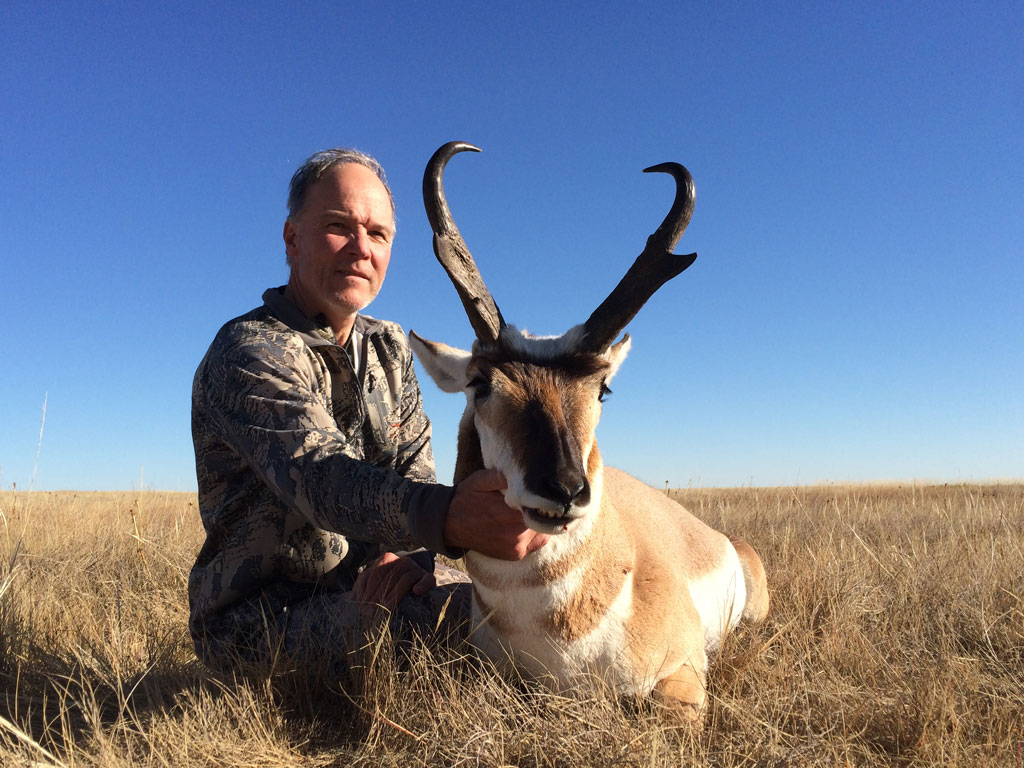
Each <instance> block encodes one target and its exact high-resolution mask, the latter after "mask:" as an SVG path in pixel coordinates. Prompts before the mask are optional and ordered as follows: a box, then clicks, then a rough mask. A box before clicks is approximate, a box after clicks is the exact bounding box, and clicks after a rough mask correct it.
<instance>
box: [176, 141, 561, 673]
mask: <svg viewBox="0 0 1024 768" xmlns="http://www.w3.org/2000/svg"><path fill="white" fill-rule="evenodd" d="M394 237H395V216H394V201H393V198H392V195H391V190H390V188H389V187H388V185H387V180H386V177H385V175H384V171H383V169H382V168H381V167H380V165H379V163H377V161H376V160H374V159H373V158H371V157H369V156H367V155H364V154H362V153H359V152H356V151H354V150H347V149H334V150H327V151H325V152H319V153H317V154H315V155H313V156H312V157H310V158H309V159H308V160H307V161H306V162H305V163H303V165H302V166H300V168H299V169H298V170H297V171H296V173H295V175H294V176H293V177H292V181H291V187H290V190H289V198H288V218H287V220H286V221H285V224H284V242H285V251H286V253H287V263H288V265H289V267H290V275H289V279H288V284H287V285H286V286H283V287H282V288H272V289H270V290H268V291H266V292H265V293H264V295H263V299H264V304H263V306H261V307H259V308H257V309H254V310H252V311H251V312H249V313H247V314H245V315H242V316H241V317H238V318H235V319H234V320H231V321H230V322H228V323H227V324H226V325H225V326H224V327H223V328H221V330H220V332H219V333H218V334H217V337H216V338H215V339H214V341H213V344H212V345H211V346H210V349H209V351H208V352H207V354H206V356H205V357H204V358H203V361H202V362H201V363H200V365H199V368H198V370H197V371H196V376H195V380H194V383H193V393H192V433H193V441H194V443H195V450H196V472H197V476H198V481H199V507H200V513H201V515H202V518H203V525H204V527H205V529H206V541H205V543H204V544H203V547H202V549H201V551H200V552H199V555H198V557H197V558H196V562H195V565H194V566H193V569H192V572H191V575H190V577H189V603H190V609H191V612H190V619H189V628H190V631H191V633H192V637H193V640H194V642H195V645H196V652H197V654H198V655H199V656H200V658H202V659H204V660H205V661H207V662H208V663H210V664H211V665H214V666H219V667H228V666H231V665H232V664H233V663H235V662H236V661H237V660H240V659H241V660H245V661H254V662H269V661H271V660H272V659H273V658H275V655H276V654H277V653H279V652H280V651H282V650H284V651H285V652H287V653H288V654H290V655H292V656H297V657H302V656H303V655H304V654H317V655H321V656H323V655H325V654H326V657H327V660H328V661H329V662H331V663H334V662H336V661H338V660H339V659H341V660H343V656H344V653H345V652H346V650H347V649H346V648H345V647H344V645H343V644H341V643H339V642H338V641H337V637H336V636H337V630H338V629H339V626H340V627H351V625H352V624H353V623H355V622H356V621H357V620H358V617H359V615H360V609H362V613H363V614H365V613H366V610H365V609H366V608H367V607H368V606H369V607H372V606H383V607H384V608H386V609H388V610H389V611H391V612H392V613H393V614H394V615H395V616H397V617H399V618H400V619H402V620H403V621H404V622H405V623H406V624H407V625H412V626H413V627H415V628H416V629H417V630H419V631H429V630H430V629H432V628H436V626H437V625H438V619H439V616H440V615H441V613H442V612H443V609H442V606H447V607H448V608H452V606H453V605H454V604H457V603H458V600H455V601H454V602H449V598H451V597H453V595H452V590H453V587H451V586H448V587H445V588H442V587H436V586H435V585H436V578H435V575H434V567H433V557H432V555H431V554H430V553H429V552H422V551H420V552H414V553H412V554H405V553H406V552H408V551H409V550H414V549H417V548H426V549H427V550H430V551H435V552H441V553H444V554H446V555H448V556H456V557H457V556H459V555H460V554H461V553H462V551H464V550H466V549H475V550H478V551H480V552H482V553H484V554H487V555H490V556H492V557H499V558H504V559H519V558H522V557H524V556H525V555H526V554H528V553H529V552H532V551H534V550H535V549H537V548H539V547H540V546H543V544H544V543H545V541H546V537H545V536H543V535H541V534H537V533H535V532H534V531H532V530H530V529H528V528H526V527H525V526H524V525H523V519H522V515H521V514H520V513H519V512H516V511H514V510H512V509H509V508H508V507H507V506H505V504H504V501H503V498H502V494H501V491H502V490H503V489H504V487H505V484H504V478H503V477H502V476H501V475H500V473H498V472H492V471H481V472H477V473H474V474H473V475H471V476H469V477H467V478H466V479H465V480H464V481H463V482H461V483H460V484H459V485H458V486H457V487H455V488H451V487H448V486H444V485H438V484H436V483H435V477H434V467H433V455H432V452H431V447H430V423H429V421H428V420H427V418H426V416H425V415H424V413H423V410H422V403H421V398H420V391H419V386H418V384H417V381H416V376H415V373H414V369H413V362H412V355H411V353H410V350H409V346H408V342H407V340H406V337H405V335H404V334H403V333H402V331H401V329H400V328H399V327H398V326H397V325H396V324H394V323H391V322H386V321H382V320H376V319H374V318H371V317H368V316H365V315H360V314H359V312H360V311H361V310H362V309H364V308H365V307H366V306H367V305H369V303H370V302H371V301H372V300H373V299H374V297H375V296H376V295H377V292H378V291H379V290H380V288H381V285H382V283H383V281H384V276H385V274H386V273H387V268H388V263H389V260H390V257H391V246H392V243H393V241H394ZM456 597H459V599H462V600H464V599H465V595H464V593H463V594H462V595H461V596H458V595H457V596H456ZM452 614H456V615H457V614H458V611H457V610H456V609H454V608H452V610H450V611H448V615H449V618H451V615H452Z"/></svg>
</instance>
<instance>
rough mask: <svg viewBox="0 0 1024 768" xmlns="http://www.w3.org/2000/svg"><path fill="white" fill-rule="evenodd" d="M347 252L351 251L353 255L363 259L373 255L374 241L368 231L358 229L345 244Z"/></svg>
mask: <svg viewBox="0 0 1024 768" xmlns="http://www.w3.org/2000/svg"><path fill="white" fill-rule="evenodd" d="M344 250H345V253H349V254H351V255H353V256H358V257H359V258H361V259H368V258H370V256H372V255H373V248H372V242H371V240H370V236H369V235H368V234H367V233H366V232H362V231H360V230H356V231H355V232H353V233H352V234H351V235H350V236H349V238H348V242H347V243H346V244H345V249H344Z"/></svg>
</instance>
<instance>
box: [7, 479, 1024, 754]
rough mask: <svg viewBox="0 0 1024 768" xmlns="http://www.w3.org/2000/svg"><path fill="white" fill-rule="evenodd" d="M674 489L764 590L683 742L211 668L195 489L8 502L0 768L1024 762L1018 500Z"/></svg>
mask: <svg viewBox="0 0 1024 768" xmlns="http://www.w3.org/2000/svg"><path fill="white" fill-rule="evenodd" d="M671 494H672V495H673V496H675V497H676V498H678V499H679V500H680V501H682V502H683V503H685V504H686V505H687V506H689V507H690V508H691V509H692V510H693V511H694V512H695V513H697V514H698V515H699V516H701V517H702V518H704V519H705V520H707V521H708V522H709V523H710V524H712V525H713V526H715V527H717V528H719V529H721V530H725V531H728V532H730V533H733V534H735V535H739V536H742V537H744V538H746V539H748V540H749V541H751V542H752V543H754V544H755V546H756V547H757V548H758V550H759V552H760V553H761V555H762V557H763V559H764V560H765V563H766V565H767V567H768V572H769V578H770V580H771V586H772V590H773V608H772V613H771V616H770V617H769V620H768V621H767V622H766V623H765V624H764V625H763V626H761V627H758V628H757V629H754V630H747V631H745V632H742V633H740V634H739V635H737V636H734V637H733V638H731V639H730V640H729V641H728V642H727V643H726V645H725V647H724V648H723V649H722V652H721V654H720V658H719V659H718V660H717V663H716V665H715V667H714V668H713V671H712V673H711V675H710V679H709V687H710V707H709V711H708V716H707V722H706V726H705V728H704V730H703V731H701V732H699V733H692V732H691V731H689V730H687V729H685V728H684V729H679V728H674V727H672V725H671V723H669V722H666V721H665V720H663V719H662V716H661V713H660V712H659V710H658V708H657V707H656V706H654V705H652V704H650V703H648V702H621V701H618V700H617V699H616V698H615V697H614V696H613V695H611V694H610V693H609V692H607V691H603V690H602V689H601V687H600V685H599V684H597V683H595V685H594V687H593V688H592V689H591V690H588V691H581V692H579V693H578V694H577V695H554V694H551V693H548V692H545V691H543V690H540V689H538V688H536V687H535V686H532V685H530V684H527V683H523V682H521V681H515V680H507V679H502V678H500V677H498V676H497V675H495V674H494V672H493V670H491V669H490V668H489V667H488V666H487V665H485V664H479V663H476V662H474V661H473V660H471V659H469V658H467V657H466V656H465V653H464V650H465V649H462V648H428V647H422V646H419V647H417V648H414V649H413V651H412V652H411V654H410V655H409V656H408V658H405V659H404V660H399V661H396V659H395V656H394V654H393V653H392V651H391V649H390V647H389V645H388V642H387V639H386V638H384V637H377V638H375V639H374V642H372V643H370V644H368V646H367V648H366V649H365V651H364V653H363V654H362V662H361V665H360V666H359V667H358V668H356V669H355V670H353V673H352V675H351V676H350V678H349V679H346V680H345V681H342V682H341V683H340V684H339V683H333V682H331V681H330V680H329V679H327V678H325V677H323V676H317V675H312V676H311V675H306V676H302V675H298V674H295V673H291V672H288V671H287V670H283V669H281V670H276V671H272V672H268V673H267V674H265V675H261V676H250V677H248V678H246V679H227V678H224V677H221V676H217V675H215V674H213V673H211V672H209V671H208V670H206V669H204V668H203V667H201V666H200V665H199V664H198V663H197V662H196V661H195V660H194V658H193V655H192V651H191V647H190V644H189V641H188V637H187V632H186V629H185V623H186V618H187V609H186V605H185V581H186V576H187V572H188V568H189V566H190V564H191V561H192V558H193V556H194V554H195V552H196V551H197V549H198V546H199V544H200V539H201V530H200V526H199V523H198V515H197V512H196V507H195V498H194V496H192V495H189V494H173V493H158V492H146V493H106V494H99V493H77V494H74V493H60V494H55V493H31V494H26V493H0V513H2V514H0V717H2V718H3V719H2V720H0V764H2V765H4V766H39V765H64V766H97V767H99V766H103V767H104V768H108V767H109V768H120V767H122V766H154V767H155V766H266V767H267V768H277V767H279V766H327V765H353V766H381V765H385V766H435V765H436V766H444V765H451V766H456V765H458V766H473V765H483V766H505V765H517V766H568V767H569V768H576V767H579V768H583V766H612V765H615V766H680V765H716V766H737V767H738V766H819V765H829V766H832V765H865V766H867V765H872V766H873V765H901V766H902V765H908V766H909V765H913V766H927V765H932V766H940V765H941V766H972V767H973V766H1000V767H1005V766H1015V765H1024V755H1022V740H1024V487H1022V486H985V487H978V486H976V487H971V486H942V487H913V486H909V487H900V488H897V487H883V488H876V487H864V488H858V487H829V488H807V489H804V488H796V489H792V488H784V489H770V490H766V489H741V490H690V491H672V492H671Z"/></svg>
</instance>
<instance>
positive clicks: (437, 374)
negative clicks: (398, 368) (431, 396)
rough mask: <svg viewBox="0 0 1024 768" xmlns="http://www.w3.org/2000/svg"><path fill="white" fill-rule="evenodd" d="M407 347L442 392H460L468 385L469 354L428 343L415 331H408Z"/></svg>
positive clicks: (438, 344)
mask: <svg viewBox="0 0 1024 768" xmlns="http://www.w3.org/2000/svg"><path fill="white" fill-rule="evenodd" d="M409 346H411V347H412V351H413V352H414V353H415V354H416V357H417V358H419V361H420V364H422V365H423V367H424V368H425V369H426V371H427V373H428V374H430V378H432V379H433V380H434V383H435V384H437V386H438V387H439V388H440V389H441V391H442V392H462V391H463V390H464V389H465V388H466V385H467V384H469V380H468V379H467V378H466V366H467V365H469V358H470V357H471V355H470V353H469V352H466V351H465V350H462V349H456V348H455V347H449V346H448V345H447V344H442V343H441V342H439V341H429V340H427V339H424V338H423V337H422V336H420V335H419V334H417V333H416V332H415V331H409Z"/></svg>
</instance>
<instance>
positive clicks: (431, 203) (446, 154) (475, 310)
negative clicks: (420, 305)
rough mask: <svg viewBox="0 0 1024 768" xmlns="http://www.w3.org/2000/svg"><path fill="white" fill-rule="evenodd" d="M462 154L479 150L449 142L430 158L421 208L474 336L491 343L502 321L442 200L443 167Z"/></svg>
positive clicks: (435, 252) (446, 203)
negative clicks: (428, 221) (425, 214)
mask: <svg viewBox="0 0 1024 768" xmlns="http://www.w3.org/2000/svg"><path fill="white" fill-rule="evenodd" d="M465 151H470V152H479V151H480V149H479V148H478V147H474V146H473V145H472V144H467V143H466V142H464V141H450V142H448V143H447V144H445V145H444V146H443V147H441V148H440V149H438V150H437V152H435V153H434V156H433V157H431V158H430V162H429V163H427V169H426V170H425V171H424V172H423V205H424V207H425V208H426V209H427V218H428V219H430V228H431V229H432V230H433V231H434V254H435V255H436V256H437V260H438V261H439V262H441V266H442V267H444V270H445V272H447V273H448V277H450V278H451V279H452V283H454V285H455V290H456V291H458V293H459V298H460V299H462V306H464V307H465V308H466V314H467V315H468V316H469V322H470V324H471V325H472V326H473V330H474V331H475V332H476V337H477V338H478V339H479V340H480V341H481V342H482V343H485V344H494V343H495V342H497V340H498V335H499V334H500V333H501V329H502V328H504V327H505V320H504V319H503V318H502V316H501V312H500V311H499V310H498V305H497V304H495V303H494V299H493V298H492V297H491V292H490V291H488V290H487V286H486V285H485V284H484V280H483V278H482V277H481V276H480V270H479V269H477V266H476V262H474V261H473V256H472V255H471V254H470V252H469V248H467V247H466V242H465V241H464V240H463V239H462V235H461V234H460V232H459V228H458V227H456V226H455V222H454V221H452V214H451V211H450V210H448V201H447V200H445V197H444V185H443V183H442V177H443V176H444V168H445V166H446V165H447V164H448V161H449V160H451V158H452V157H453V156H454V155H456V154H457V153H459V152H465Z"/></svg>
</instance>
